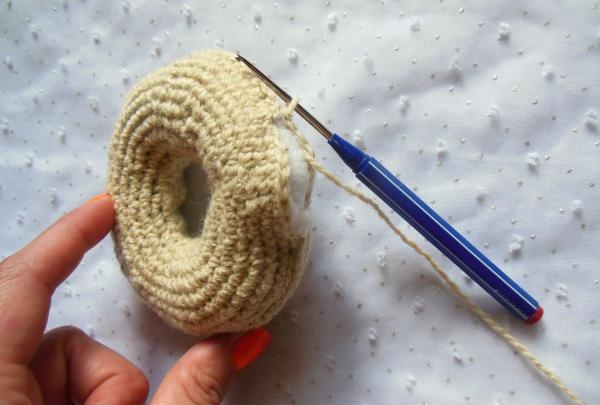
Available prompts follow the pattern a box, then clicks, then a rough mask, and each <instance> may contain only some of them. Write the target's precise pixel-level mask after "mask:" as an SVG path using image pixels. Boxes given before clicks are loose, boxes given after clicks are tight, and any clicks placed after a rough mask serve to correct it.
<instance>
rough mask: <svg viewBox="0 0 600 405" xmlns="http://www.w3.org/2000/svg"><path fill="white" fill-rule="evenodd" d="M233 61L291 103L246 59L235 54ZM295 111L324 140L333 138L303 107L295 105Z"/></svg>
mask: <svg viewBox="0 0 600 405" xmlns="http://www.w3.org/2000/svg"><path fill="white" fill-rule="evenodd" d="M235 60H237V61H239V62H242V63H244V64H245V65H246V66H248V68H249V69H250V70H251V71H252V72H253V73H254V74H255V75H256V76H258V78H259V79H261V80H262V81H263V82H264V83H265V84H266V85H267V86H269V87H270V88H271V89H272V90H273V91H274V92H275V94H277V96H279V98H281V99H282V100H283V101H285V102H286V103H289V102H290V101H292V97H290V95H289V94H287V93H286V92H285V91H284V90H283V89H282V88H281V87H279V86H278V85H276V84H275V83H274V82H273V81H272V80H271V79H269V78H268V77H267V75H265V74H264V73H263V72H261V71H260V70H258V68H257V67H256V66H254V65H253V64H252V63H250V62H249V61H248V60H247V59H246V58H244V57H243V56H242V55H240V54H237V56H236V58H235ZM295 111H296V112H297V113H298V114H300V116H301V117H302V118H304V119H305V120H306V122H308V123H309V124H310V125H311V126H312V127H313V128H314V129H316V130H317V131H318V132H319V133H320V134H321V135H323V136H324V137H325V139H329V138H331V137H332V136H333V134H332V133H331V131H330V130H328V129H327V128H326V127H325V126H324V125H323V124H321V123H320V122H319V121H318V120H317V119H316V118H315V117H313V116H312V115H311V114H310V113H309V112H308V111H306V109H305V108H304V107H302V106H301V105H300V104H296V108H295Z"/></svg>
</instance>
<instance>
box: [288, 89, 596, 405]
mask: <svg viewBox="0 0 600 405" xmlns="http://www.w3.org/2000/svg"><path fill="white" fill-rule="evenodd" d="M297 104H298V100H297V99H296V98H293V99H292V101H291V102H290V103H289V105H288V106H287V107H286V108H285V110H283V111H282V114H291V113H292V112H293V111H294V108H295V106H296V105H297ZM290 130H291V131H292V132H293V133H294V134H295V135H296V137H298V139H299V141H300V143H301V145H302V147H303V148H304V151H305V159H306V161H307V162H308V164H309V165H310V166H312V167H313V168H314V169H315V170H316V171H318V172H320V173H322V174H323V175H324V176H325V177H326V178H327V179H328V180H329V181H331V182H332V183H333V184H335V185H336V186H337V187H339V188H341V189H342V190H344V191H346V192H348V193H350V194H352V195H353V196H355V197H356V198H358V199H359V200H360V201H362V202H364V203H365V204H367V205H369V206H370V207H371V208H373V210H375V212H376V213H377V215H378V216H379V217H380V218H381V219H382V220H383V222H384V223H385V224H386V225H387V226H388V227H389V228H390V229H391V230H392V231H393V232H394V233H395V234H396V235H397V236H399V237H400V239H401V240H402V242H403V243H404V244H406V245H408V246H409V247H410V248H411V249H413V250H414V251H415V252H416V253H417V254H418V255H420V256H422V257H423V258H425V260H426V261H427V263H429V265H430V266H431V268H433V270H434V271H435V272H436V273H437V274H438V275H439V276H440V277H441V278H442V280H443V281H444V282H445V283H446V285H448V287H450V289H451V290H452V291H453V292H454V293H455V294H456V295H457V296H458V298H460V300H461V301H462V302H463V303H464V304H465V305H466V307H467V308H468V309H469V311H471V313H473V314H474V315H476V316H478V317H479V318H480V319H481V320H483V322H485V324H486V325H487V326H488V327H489V328H490V329H491V330H493V331H494V332H495V333H496V334H497V335H499V336H500V337H501V338H502V339H504V341H505V342H506V343H508V345H509V346H510V347H512V348H513V349H514V350H515V351H516V352H517V353H519V354H520V355H521V356H522V357H523V358H525V359H526V360H527V362H529V364H531V365H532V366H533V367H534V369H535V370H537V371H538V372H539V373H541V374H542V375H544V376H545V377H546V378H547V379H548V380H549V381H550V382H551V384H552V385H554V386H555V387H556V388H557V389H558V390H559V391H560V392H561V393H562V394H563V395H564V396H565V397H566V398H568V399H569V400H570V401H571V402H572V403H573V404H576V405H585V402H583V400H581V399H580V398H579V397H578V396H577V395H576V394H575V393H574V392H573V391H572V390H571V389H569V388H568V387H567V386H566V385H565V383H563V382H562V380H561V379H560V378H559V377H558V376H557V375H556V374H555V373H554V372H553V371H552V370H550V369H549V368H548V367H546V366H545V365H544V364H543V363H542V362H541V361H540V360H539V359H538V358H537V357H535V355H534V354H533V353H532V352H531V351H530V350H529V349H528V348H527V347H526V346H525V345H524V344H523V343H521V341H519V340H518V339H517V338H516V337H514V336H513V335H512V334H511V333H510V332H509V331H508V330H507V329H506V328H505V327H504V326H502V325H501V324H499V323H498V322H497V321H495V320H494V319H493V318H492V316H491V315H490V314H488V313H487V312H485V311H484V310H483V309H481V308H480V307H479V305H477V304H476V303H475V302H474V301H473V300H471V299H470V298H469V297H468V296H467V295H466V294H465V293H464V292H463V291H462V290H461V289H460V287H459V286H458V285H457V284H456V283H455V282H454V281H452V279H451V278H450V277H449V276H448V274H447V273H446V272H445V271H444V270H442V268H441V267H440V265H439V264H438V263H437V262H436V261H435V259H434V258H433V256H431V254H429V253H428V252H426V251H425V250H424V249H423V248H422V247H421V246H419V245H418V244H417V243H416V242H415V241H413V240H412V239H410V238H409V237H408V236H406V235H405V234H404V233H403V232H402V231H401V230H400V229H399V228H398V227H397V226H396V225H394V223H393V222H392V220H391V219H390V217H389V216H388V215H387V214H386V213H385V212H384V211H383V209H381V207H380V206H379V205H378V204H377V203H376V202H375V201H374V200H373V199H372V198H370V197H368V196H367V195H365V194H364V193H362V192H361V191H359V190H357V189H355V188H353V187H350V186H348V185H346V184H344V183H342V181H341V180H340V179H338V178H337V177H336V176H335V175H334V174H333V173H331V172H330V171H329V170H327V169H326V168H325V167H324V166H323V165H321V164H320V163H318V162H317V161H316V159H315V154H314V151H313V150H312V148H311V146H310V144H309V143H308V140H307V139H306V138H305V137H304V136H303V135H302V134H301V133H300V132H299V131H298V130H297V129H295V128H291V127H290Z"/></svg>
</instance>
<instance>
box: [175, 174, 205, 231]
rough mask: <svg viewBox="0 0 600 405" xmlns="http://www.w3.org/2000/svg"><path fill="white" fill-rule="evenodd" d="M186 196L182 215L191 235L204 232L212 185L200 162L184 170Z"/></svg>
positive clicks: (181, 208)
mask: <svg viewBox="0 0 600 405" xmlns="http://www.w3.org/2000/svg"><path fill="white" fill-rule="evenodd" d="M183 182H184V184H185V190H186V197H185V201H184V203H183V204H182V205H181V207H180V210H181V215H182V216H183V218H184V220H185V224H186V232H187V234H188V235H189V236H198V235H200V234H201V233H202V228H203V226H204V218H205V217H206V210H207V209H208V203H209V201H210V196H211V192H210V186H209V183H208V176H207V175H206V172H205V171H204V169H203V168H202V166H201V165H199V164H198V163H192V164H190V165H189V166H187V167H186V168H185V169H184V170H183Z"/></svg>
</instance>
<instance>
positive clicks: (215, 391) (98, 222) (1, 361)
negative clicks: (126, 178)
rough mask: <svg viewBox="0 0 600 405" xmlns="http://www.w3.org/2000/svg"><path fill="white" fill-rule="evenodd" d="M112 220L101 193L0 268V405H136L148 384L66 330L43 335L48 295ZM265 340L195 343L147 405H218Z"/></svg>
mask: <svg viewBox="0 0 600 405" xmlns="http://www.w3.org/2000/svg"><path fill="white" fill-rule="evenodd" d="M113 220H114V208H113V203H112V199H111V198H110V196H108V195H107V194H101V195H99V196H96V197H94V198H92V199H91V200H89V201H88V202H87V203H86V204H84V205H83V206H81V207H79V208H77V209H75V210H74V211H72V212H70V213H69V214H67V215H66V216H64V217H63V218H61V219H60V220H58V221H57V222H56V223H55V224H54V225H52V226H51V227H50V228H48V229H47V230H46V231H44V232H43V233H42V234H41V235H40V236H38V237H37V238H36V239H35V240H34V241H33V242H31V243H30V244H29V245H28V246H26V247H25V248H24V249H22V250H21V251H19V252H17V253H16V254H14V255H12V256H10V257H8V258H7V259H6V260H4V261H2V262H1V263H0V308H1V310H0V311H1V312H0V393H2V394H1V395H2V401H0V402H1V403H2V404H7V405H16V404H19V405H21V404H23V405H38V404H63V403H71V401H74V402H75V403H80V404H84V405H100V404H111V405H133V404H136V405H137V404H140V403H144V401H145V399H146V396H147V395H148V390H149V387H148V381H147V379H146V377H145V376H144V374H143V373H142V372H141V371H140V370H139V369H138V368H137V367H135V366H134V365H133V364H132V363H130V362H129V361H128V360H126V359H125V358H124V357H122V356H121V355H119V354H118V353H116V352H114V351H113V350H111V349H109V348H108V347H106V346H104V345H102V344H101V343H99V342H96V341H95V340H93V339H91V338H90V337H89V336H87V335H86V334H85V333H83V332H82V331H80V330H79V329H76V328H74V327H61V328H57V329H54V330H52V331H50V332H47V333H44V329H45V327H46V322H47V320H48V311H49V308H50V300H51V297H52V293H53V292H54V290H55V289H56V288H57V287H58V285H59V284H60V283H61V282H62V281H63V280H64V279H65V278H66V277H67V276H68V275H69V274H70V273H71V272H72V271H73V270H74V269H75V267H76V266H77V264H78V263H79V261H80V260H81V258H82V257H83V255H84V253H85V252H86V251H87V250H89V249H90V248H91V247H93V246H94V245H95V244H96V243H98V242H99V241H100V240H101V239H102V238H103V237H104V236H105V235H106V234H107V233H108V232H109V231H110V229H111V228H112V225H113ZM269 339H270V336H269V333H268V332H267V331H266V330H265V329H264V328H260V329H256V330H254V331H250V332H248V333H246V334H245V335H243V336H242V337H241V338H239V336H236V335H221V336H215V337H212V338H210V339H206V340H203V341H201V342H200V343H197V344H195V345H194V346H192V348H190V349H189V350H188V351H187V352H186V353H185V354H184V355H183V356H182V357H181V358H180V359H179V360H178V361H177V363H176V364H175V365H174V366H173V368H172V369H171V370H170V371H169V372H168V373H167V375H166V376H165V378H164V380H163V381H162V383H161V384H160V386H159V387H158V389H157V391H156V394H155V396H154V398H153V400H152V404H153V405H167V404H178V405H215V404H219V403H220V402H221V400H222V399H223V397H224V396H225V390H226V388H227V385H228V382H229V379H230V378H231V376H232V374H233V372H234V371H235V370H239V369H241V368H243V367H245V366H246V365H247V364H249V363H250V362H251V361H253V360H254V359H255V358H256V357H258V356H259V355H260V353H261V352H262V351H263V350H264V348H265V346H266V345H267V343H268V341H269Z"/></svg>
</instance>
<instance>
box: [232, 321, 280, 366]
mask: <svg viewBox="0 0 600 405" xmlns="http://www.w3.org/2000/svg"><path fill="white" fill-rule="evenodd" d="M270 340H271V334H270V333H269V331H267V330H266V329H265V328H258V329H254V330H251V331H250V332H247V333H246V334H245V335H244V336H242V337H241V338H240V340H238V341H237V342H235V344H234V345H233V349H232V350H231V357H232V358H233V363H234V364H235V370H236V371H239V370H241V369H243V368H244V367H246V366H247V365H248V364H250V363H252V362H253V361H254V360H256V358H257V357H258V356H260V354H261V353H262V352H263V351H264V350H265V347H267V345H268V344H269V341H270Z"/></svg>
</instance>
